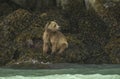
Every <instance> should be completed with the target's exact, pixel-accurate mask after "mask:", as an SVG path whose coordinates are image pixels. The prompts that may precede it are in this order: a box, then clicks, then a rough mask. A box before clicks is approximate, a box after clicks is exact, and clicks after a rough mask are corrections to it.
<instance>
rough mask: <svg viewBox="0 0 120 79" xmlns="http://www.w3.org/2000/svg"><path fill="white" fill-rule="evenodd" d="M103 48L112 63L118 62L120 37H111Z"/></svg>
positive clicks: (119, 61)
mask: <svg viewBox="0 0 120 79" xmlns="http://www.w3.org/2000/svg"><path fill="white" fill-rule="evenodd" d="M105 50H106V53H108V54H109V56H110V58H111V61H112V63H114V64H116V63H120V55H119V54H120V38H111V40H110V41H109V43H107V45H106V46H105Z"/></svg>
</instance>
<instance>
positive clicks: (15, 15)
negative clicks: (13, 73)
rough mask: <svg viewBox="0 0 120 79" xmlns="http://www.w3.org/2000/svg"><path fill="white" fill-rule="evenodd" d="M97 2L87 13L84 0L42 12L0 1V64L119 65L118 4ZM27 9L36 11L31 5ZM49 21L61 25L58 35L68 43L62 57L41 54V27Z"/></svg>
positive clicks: (119, 19) (101, 0) (70, 2)
mask: <svg viewBox="0 0 120 79" xmlns="http://www.w3.org/2000/svg"><path fill="white" fill-rule="evenodd" d="M12 1H15V3H22V4H19V5H23V4H25V6H26V3H25V2H24V1H27V0H24V1H21V0H12ZM19 1H21V2H19ZM34 1H37V0H33V3H35V2H34ZM39 1H42V0H39ZM53 1H54V0H53ZM58 1H60V0H58ZM66 1H67V0H66ZM96 1H97V2H95V3H94V4H97V5H96V7H94V8H93V9H90V10H86V9H85V4H84V0H74V1H73V0H69V2H67V4H66V3H65V9H64V10H63V9H60V8H58V7H59V6H61V5H62V4H61V2H60V3H59V5H58V7H54V9H53V7H52V6H51V7H49V8H46V7H43V8H44V9H42V10H41V9H39V10H38V11H34V10H33V11H31V10H29V9H25V8H23V7H21V6H18V5H15V4H12V3H11V2H5V1H2V3H0V4H1V5H0V6H1V7H0V11H1V13H0V65H7V66H8V65H11V66H12V65H14V64H15V65H16V63H17V65H19V64H18V63H20V65H22V64H23V63H24V64H26V62H27V63H28V64H34V63H35V64H40V63H41V62H43V63H47V62H50V63H59V62H63V63H64V62H67V63H82V64H88V63H89V64H92V63H94V64H103V63H120V31H119V30H120V23H119V21H120V18H119V17H120V16H119V15H120V12H118V11H119V8H120V5H119V3H118V2H113V1H112V4H114V6H111V5H110V6H108V7H106V5H108V3H109V2H104V0H100V1H99V0H96ZM46 2H47V1H46ZM38 3H39V2H38ZM43 3H44V2H43ZM55 3H56V2H55ZM35 4H36V3H35ZM45 4H46V3H45ZM50 5H53V3H51V4H50ZM66 5H67V7H66ZM23 6H24V5H23ZM29 6H31V8H32V9H36V8H34V7H33V4H30V5H29ZM36 6H37V5H36ZM40 6H41V5H40ZM53 6H54V5H53ZM20 8H22V9H20ZM51 20H56V22H57V23H58V24H59V25H60V26H61V32H62V33H63V34H64V35H65V36H66V37H67V40H68V43H69V47H68V49H66V51H65V52H64V54H63V56H55V57H54V58H53V57H51V56H50V55H48V56H47V57H44V56H43V55H42V45H43V40H42V34H43V31H44V26H45V24H46V23H47V21H51Z"/></svg>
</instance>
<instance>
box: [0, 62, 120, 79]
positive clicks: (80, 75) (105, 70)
mask: <svg viewBox="0 0 120 79" xmlns="http://www.w3.org/2000/svg"><path fill="white" fill-rule="evenodd" d="M0 79H120V65H75V64H60V65H59V64H58V65H56V66H55V67H54V68H52V69H11V68H0Z"/></svg>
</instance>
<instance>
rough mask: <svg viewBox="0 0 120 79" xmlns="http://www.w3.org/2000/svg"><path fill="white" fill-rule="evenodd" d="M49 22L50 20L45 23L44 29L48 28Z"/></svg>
mask: <svg viewBox="0 0 120 79" xmlns="http://www.w3.org/2000/svg"><path fill="white" fill-rule="evenodd" d="M49 24H50V22H47V24H46V25H45V30H46V29H47V28H48V25H49Z"/></svg>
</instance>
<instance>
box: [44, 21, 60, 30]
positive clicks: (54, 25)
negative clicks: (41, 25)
mask: <svg viewBox="0 0 120 79" xmlns="http://www.w3.org/2000/svg"><path fill="white" fill-rule="evenodd" d="M45 29H48V30H51V31H53V32H55V31H58V30H59V29H60V26H59V25H58V24H57V23H56V22H55V21H50V22H48V23H47V24H46V26H45Z"/></svg>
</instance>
